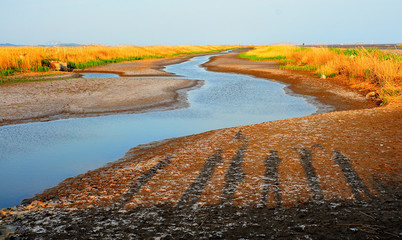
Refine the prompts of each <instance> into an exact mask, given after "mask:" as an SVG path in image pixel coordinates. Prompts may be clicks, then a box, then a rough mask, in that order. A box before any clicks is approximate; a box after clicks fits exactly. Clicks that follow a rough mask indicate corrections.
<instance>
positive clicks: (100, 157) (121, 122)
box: [0, 56, 317, 208]
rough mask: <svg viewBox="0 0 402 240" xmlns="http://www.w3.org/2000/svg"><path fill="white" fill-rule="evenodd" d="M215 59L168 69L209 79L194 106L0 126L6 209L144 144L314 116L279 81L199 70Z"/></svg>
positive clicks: (1, 203)
mask: <svg viewBox="0 0 402 240" xmlns="http://www.w3.org/2000/svg"><path fill="white" fill-rule="evenodd" d="M210 57H211V56H201V57H195V58H193V59H192V60H190V61H188V62H184V63H181V64H177V65H170V66H167V67H166V71H168V72H172V73H175V74H177V75H181V76H185V77H186V78H188V79H198V80H204V81H205V82H204V85H203V86H202V87H201V88H198V89H195V90H191V91H189V92H188V100H189V103H190V107H189V108H185V109H177V110H171V111H159V112H149V113H142V114H117V115H110V116H101V117H90V118H76V119H75V118H71V119H63V120H57V121H50V122H37V123H28V124H19V125H10V126H3V127H0V190H1V194H0V208H3V207H10V206H13V205H16V204H18V203H20V201H21V200H23V199H25V198H29V197H32V196H33V195H34V194H35V193H39V192H41V191H43V190H44V189H46V188H49V187H52V186H55V185H56V184H57V183H59V182H60V181H62V180H64V179H65V178H67V177H72V176H74V175H77V174H80V173H84V172H86V171H88V170H91V169H95V168H98V167H101V166H103V165H104V164H105V163H107V162H111V161H115V160H117V159H118V158H120V157H122V156H124V154H125V153H126V152H127V151H128V150H129V149H130V148H132V147H134V146H136V145H138V144H144V143H148V142H151V141H156V140H161V139H166V138H172V137H178V136H184V135H189V134H195V133H201V132H205V131H208V130H213V129H218V128H226V127H233V126H239V125H247V124H254V123H261V122H265V121H273V120H280V119H286V118H293V117H301V116H307V115H311V114H313V113H314V112H316V110H317V108H316V107H315V106H313V105H312V104H310V103H308V102H307V101H306V98H303V97H295V96H291V95H288V94H286V93H285V91H284V87H285V85H283V84H280V83H278V82H275V81H267V80H264V79H259V78H255V77H251V76H247V75H241V74H230V73H216V72H209V71H206V70H205V69H204V68H202V67H200V66H199V65H200V64H202V63H204V62H206V61H208V59H209V58H210ZM86 75H87V76H86V77H117V75H115V74H104V73H92V74H86Z"/></svg>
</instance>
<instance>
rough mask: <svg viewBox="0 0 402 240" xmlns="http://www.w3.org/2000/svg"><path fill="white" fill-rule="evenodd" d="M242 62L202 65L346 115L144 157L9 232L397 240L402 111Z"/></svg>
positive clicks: (32, 211)
mask: <svg viewBox="0 0 402 240" xmlns="http://www.w3.org/2000/svg"><path fill="white" fill-rule="evenodd" d="M222 61H224V63H225V64H226V66H225V64H223V63H222ZM244 61H245V60H239V59H236V58H235V56H233V55H232V56H231V57H230V56H229V55H224V56H222V57H218V58H215V60H214V62H212V63H208V64H206V65H207V66H208V68H210V69H214V70H218V69H220V70H222V68H225V67H226V70H227V71H234V72H237V71H238V72H241V73H247V74H255V75H257V74H261V76H265V77H268V78H274V79H278V78H279V77H277V76H283V78H280V80H281V81H284V82H288V83H289V82H291V81H294V82H292V83H294V84H295V85H292V86H291V89H292V90H293V91H295V92H298V93H300V92H303V91H304V92H310V91H311V94H312V95H314V96H316V97H317V98H318V99H320V101H324V102H327V103H331V102H332V103H333V104H334V105H335V106H336V107H337V108H338V109H340V111H336V112H331V113H323V114H318V115H313V116H307V117H301V118H293V119H286V120H281V121H273V122H265V123H261V124H255V125H248V126H241V127H235V128H228V129H220V130H214V131H209V132H205V133H201V134H197V135H191V136H186V137H181V138H175V139H169V140H165V141H161V142H158V143H153V144H149V145H145V146H138V147H135V148H133V149H131V150H130V151H129V152H128V153H127V154H126V156H125V157H124V158H122V159H120V160H118V161H116V162H113V163H111V164H109V165H107V166H105V167H103V168H99V169H96V170H93V171H89V172H87V173H85V174H82V175H79V176H76V177H73V178H69V179H66V180H65V181H63V182H62V183H60V184H59V185H58V186H56V187H54V188H52V189H48V190H46V191H44V192H43V193H41V194H38V195H37V196H35V197H34V198H33V199H29V200H26V201H24V202H23V204H22V205H20V206H18V207H17V208H15V209H14V210H12V209H11V210H7V211H6V212H5V213H3V215H5V217H3V220H2V221H3V222H5V223H9V224H13V225H20V226H23V227H24V230H25V232H24V233H23V234H21V235H20V236H22V237H23V238H27V239H29V238H33V237H49V238H74V237H76V238H77V237H78V238H79V237H80V236H81V237H82V236H86V237H88V238H120V239H124V238H152V237H156V238H161V239H169V238H186V239H187V238H201V239H211V238H212V239H217V238H224V239H233V238H236V239H238V238H253V239H255V238H261V239H266V238H279V239H289V238H295V239H323V238H325V239H398V238H400V237H401V228H400V222H401V219H400V216H401V203H402V202H401V183H402V174H401V172H402V163H401V159H402V137H401V136H402V134H401V127H400V126H401V120H402V106H395V105H394V106H388V107H376V108H372V106H373V105H372V104H367V103H364V101H363V100H361V99H360V100H359V98H360V97H359V96H358V95H355V94H350V92H351V91H349V90H348V89H345V88H344V87H342V86H335V85H332V84H330V85H328V83H323V82H318V81H320V80H319V79H314V78H307V79H305V80H304V79H303V77H301V76H302V75H301V76H294V77H292V76H291V75H289V74H288V73H283V72H281V71H277V70H275V68H274V65H273V64H271V63H266V62H264V64H262V63H260V62H258V63H256V62H250V63H244ZM213 64H215V65H213ZM265 64H267V66H268V67H265ZM228 65H229V66H228ZM236 69H237V70H236ZM258 72H260V73H258ZM300 84H301V85H302V86H303V87H300V86H297V85H300ZM320 86H321V90H320ZM327 87H329V88H327ZM338 87H339V88H338ZM306 88H311V89H312V90H311V89H306ZM338 89H343V90H342V91H341V94H338ZM331 94H332V95H333V96H331ZM326 95H329V96H326ZM342 99H343V100H342ZM338 100H339V101H338ZM23 213H24V214H25V215H23V216H22V215H21V214H23Z"/></svg>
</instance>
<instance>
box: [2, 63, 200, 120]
mask: <svg viewBox="0 0 402 240" xmlns="http://www.w3.org/2000/svg"><path fill="white" fill-rule="evenodd" d="M187 59H188V57H186V58H184V57H181V58H177V59H176V58H173V59H152V60H139V61H135V62H127V63H118V64H111V65H108V66H102V67H103V68H107V69H108V72H112V73H119V74H121V75H124V76H175V75H174V74H171V73H167V72H165V71H163V70H162V68H163V67H164V66H165V65H169V64H176V63H179V62H183V61H186V60H187ZM122 65H123V66H124V69H123V70H122V69H121V66H122ZM98 68H99V67H96V68H95V69H94V70H93V71H95V72H96V71H99V69H98ZM116 69H118V70H116ZM140 69H141V70H140ZM88 71H92V69H89V70H88ZM116 71H117V72H116ZM132 71H140V72H141V74H139V75H135V74H131V72H132ZM103 72H106V71H103ZM156 73H157V74H156ZM201 85H202V81H199V80H189V79H174V78H163V79H161V78H146V79H145V78H144V79H141V78H135V79H133V78H116V79H85V78H68V79H64V80H54V81H52V80H48V81H40V82H38V81H35V82H22V83H8V84H3V85H1V86H0V95H1V96H2V108H1V109H0V126H2V125H10V124H19V123H28V122H37V121H50V120H57V119H64V118H71V117H92V116H102V115H110V114H116V113H142V112H148V111H160V110H172V109H177V108H182V107H186V106H188V102H187V98H186V94H187V93H186V92H187V91H188V90H191V89H194V88H197V87H199V86H201Z"/></svg>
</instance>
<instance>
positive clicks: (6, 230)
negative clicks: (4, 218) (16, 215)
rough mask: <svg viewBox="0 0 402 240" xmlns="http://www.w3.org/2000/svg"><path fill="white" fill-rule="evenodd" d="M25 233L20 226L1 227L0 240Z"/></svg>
mask: <svg viewBox="0 0 402 240" xmlns="http://www.w3.org/2000/svg"><path fill="white" fill-rule="evenodd" d="M23 232H24V230H23V229H22V228H21V227H19V226H11V225H3V226H0V239H6V237H9V236H11V235H14V234H21V233H23Z"/></svg>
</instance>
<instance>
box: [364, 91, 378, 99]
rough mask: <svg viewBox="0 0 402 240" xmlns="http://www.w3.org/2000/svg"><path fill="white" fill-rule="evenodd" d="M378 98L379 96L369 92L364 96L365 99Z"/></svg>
mask: <svg viewBox="0 0 402 240" xmlns="http://www.w3.org/2000/svg"><path fill="white" fill-rule="evenodd" d="M378 97H379V95H378V93H376V92H369V93H367V94H366V98H367V99H374V98H378Z"/></svg>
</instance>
